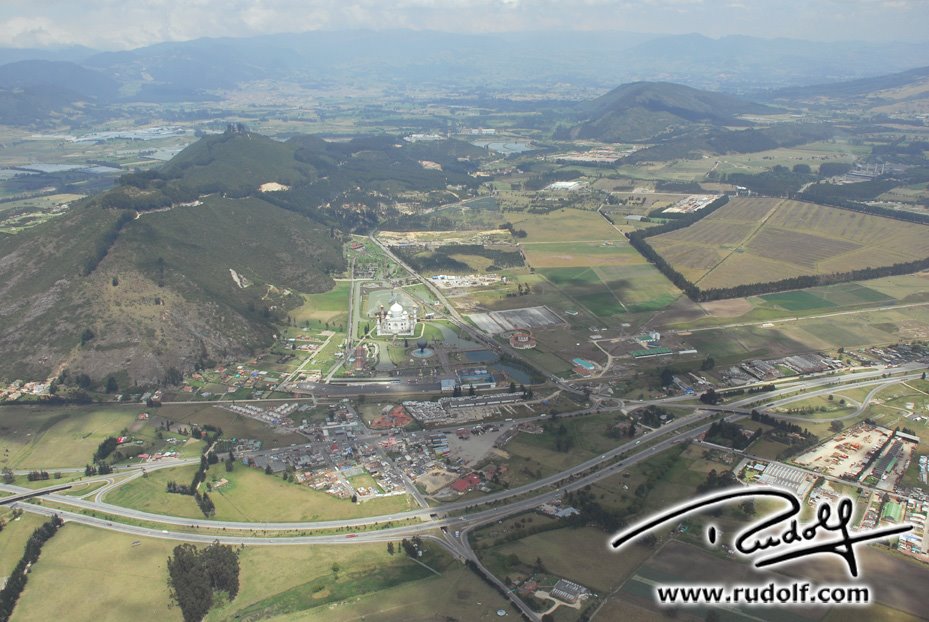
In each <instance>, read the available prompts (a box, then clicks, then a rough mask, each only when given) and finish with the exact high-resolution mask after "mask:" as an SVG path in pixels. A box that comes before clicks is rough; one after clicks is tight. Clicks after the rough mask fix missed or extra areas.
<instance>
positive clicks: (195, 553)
mask: <svg viewBox="0 0 929 622" xmlns="http://www.w3.org/2000/svg"><path fill="white" fill-rule="evenodd" d="M168 586H169V587H170V589H171V597H172V598H173V599H174V601H175V602H176V603H177V604H178V606H180V608H181V612H182V613H183V615H184V622H200V620H202V619H203V618H204V616H206V614H207V612H208V611H209V610H210V607H212V606H213V600H214V596H215V592H223V593H224V594H225V597H226V598H227V599H228V600H234V599H235V597H236V596H237V595H238V593H239V556H238V554H237V553H236V551H235V550H234V549H233V548H232V547H229V546H223V545H221V544H219V543H218V542H214V543H213V544H211V545H210V546H208V547H206V548H204V549H200V550H198V549H197V547H195V546H194V545H192V544H181V545H179V546H176V547H174V555H172V556H171V557H169V558H168Z"/></svg>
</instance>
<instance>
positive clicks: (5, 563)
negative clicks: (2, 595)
mask: <svg viewBox="0 0 929 622" xmlns="http://www.w3.org/2000/svg"><path fill="white" fill-rule="evenodd" d="M0 516H2V517H3V520H4V521H6V526H5V527H4V528H3V532H0V577H6V576H8V575H9V574H10V573H11V572H12V571H13V568H15V567H16V564H18V563H19V560H20V559H21V558H22V556H23V551H24V550H25V547H26V540H28V539H29V536H31V535H32V532H33V531H35V530H36V529H38V528H39V526H41V525H42V523H44V522H45V518H44V517H42V516H38V515H36V514H28V513H25V514H23V515H22V516H20V517H19V518H17V519H15V520H11V519H12V513H11V512H10V510H9V509H8V508H3V510H2V514H0Z"/></svg>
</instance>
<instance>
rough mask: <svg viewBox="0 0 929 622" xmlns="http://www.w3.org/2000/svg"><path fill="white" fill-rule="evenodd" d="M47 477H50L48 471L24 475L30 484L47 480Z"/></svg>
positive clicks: (31, 472)
mask: <svg viewBox="0 0 929 622" xmlns="http://www.w3.org/2000/svg"><path fill="white" fill-rule="evenodd" d="M49 477H51V476H50V475H49V474H48V471H29V473H27V474H26V479H28V480H29V481H30V482H42V481H45V480H47V479H49Z"/></svg>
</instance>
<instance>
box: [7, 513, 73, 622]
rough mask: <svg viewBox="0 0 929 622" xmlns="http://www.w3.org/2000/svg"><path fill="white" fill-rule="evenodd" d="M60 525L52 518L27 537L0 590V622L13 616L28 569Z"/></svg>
mask: <svg viewBox="0 0 929 622" xmlns="http://www.w3.org/2000/svg"><path fill="white" fill-rule="evenodd" d="M62 524H63V523H62V520H61V519H60V518H59V517H58V516H53V517H52V518H50V519H49V520H48V521H47V522H46V523H44V524H43V525H42V526H41V527H39V528H38V529H36V530H35V531H33V532H32V535H31V536H29V540H28V541H27V542H26V549H25V551H24V552H23V556H22V558H20V560H19V563H18V564H16V568H14V569H13V572H12V573H10V577H9V578H8V579H7V581H6V585H5V586H4V588H3V590H0V622H6V621H7V620H9V619H10V616H11V615H13V608H14V607H15V606H16V601H17V600H19V595H20V594H21V593H22V591H23V588H25V587H26V581H27V579H28V575H27V573H28V570H29V567H30V566H31V565H32V564H34V563H35V562H36V561H37V560H38V559H39V553H41V552H42V546H43V545H44V544H45V543H46V542H47V541H48V540H49V539H50V538H51V537H52V536H54V535H55V534H56V533H57V532H58V528H59V527H61V525H62Z"/></svg>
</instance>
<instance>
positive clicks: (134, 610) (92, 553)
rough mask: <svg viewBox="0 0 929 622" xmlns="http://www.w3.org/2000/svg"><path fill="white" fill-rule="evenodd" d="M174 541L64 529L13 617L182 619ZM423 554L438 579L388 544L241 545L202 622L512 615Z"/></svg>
mask: <svg viewBox="0 0 929 622" xmlns="http://www.w3.org/2000/svg"><path fill="white" fill-rule="evenodd" d="M177 544H178V543H177V542H172V541H170V540H156V539H150V538H138V537H137V536H131V535H124V534H118V533H113V532H107V531H101V530H95V529H92V528H90V527H86V526H83V525H75V524H70V525H65V526H64V527H63V528H62V529H61V531H60V532H59V533H58V534H56V535H55V537H54V538H53V539H52V540H50V541H49V542H48V543H47V544H46V546H45V548H44V549H43V551H42V556H41V558H40V560H39V562H38V563H37V564H36V565H35V567H34V568H33V571H32V573H31V574H30V577H29V583H28V585H27V586H26V589H25V591H24V592H23V595H22V597H21V599H20V601H19V603H18V604H17V606H16V610H15V613H14V615H13V620H22V621H27V620H52V619H67V620H69V621H72V620H73V621H74V622H84V621H87V622H90V621H91V620H93V621H110V620H112V621H114V622H115V621H120V622H121V621H123V620H159V621H162V620H164V621H171V620H181V612H180V609H178V608H177V606H175V605H173V604H172V602H171V600H170V596H169V594H168V588H167V559H168V557H169V556H170V555H171V553H172V550H173V548H174V547H175V546H176V545H177ZM396 544H397V548H398V549H399V543H396ZM426 548H427V553H426V556H424V558H423V560H424V561H426V562H427V563H429V564H430V565H431V566H433V567H434V568H436V569H437V570H438V571H439V572H441V573H442V574H441V576H436V575H434V574H433V573H431V572H430V571H428V570H427V569H425V568H423V567H422V566H419V565H417V564H414V563H413V562H411V561H409V560H407V559H405V558H404V557H403V556H402V555H400V554H395V555H393V556H391V555H388V553H387V551H386V546H385V545H384V544H370V545H369V544H357V545H351V546H312V547H310V546H280V547H277V546H272V547H245V548H243V549H240V553H239V560H240V568H241V570H240V591H239V595H238V596H237V598H236V599H235V600H234V601H232V602H225V603H218V604H217V605H215V606H214V609H213V610H212V611H211V612H210V613H209V614H208V616H207V618H206V620H208V621H214V622H216V621H219V620H230V619H236V618H240V619H241V618H244V617H245V616H246V615H248V618H247V619H250V620H284V619H286V620H317V619H318V620H334V619H339V620H348V619H366V620H399V619H403V620H414V621H416V620H422V621H426V620H435V619H436V618H435V617H434V616H436V615H439V614H441V616H442V617H441V619H443V620H444V619H446V616H451V617H454V618H457V619H462V620H489V619H491V617H493V618H496V615H495V613H494V612H495V611H496V610H497V609H498V608H501V607H502V608H504V609H507V610H508V611H510V613H511V614H512V613H513V612H512V610H511V608H510V607H508V606H507V605H506V603H505V601H504V600H503V599H502V597H500V596H499V595H498V594H496V593H495V592H493V591H492V590H491V589H490V588H488V587H487V586H486V585H484V584H483V583H482V582H481V581H480V580H479V579H478V578H477V577H475V576H474V575H473V574H472V573H470V572H469V571H467V570H466V569H464V568H463V567H462V566H460V565H458V564H457V563H455V562H453V561H452V560H451V559H450V558H448V557H447V556H446V555H445V554H444V553H439V552H437V551H433V550H432V548H434V546H432V545H429V544H428V543H427V544H426ZM21 553H22V552H21V551H20V553H19V554H20V555H21ZM17 557H18V556H17ZM334 564H336V565H337V568H338V572H337V573H333V565H334ZM116 577H118V580H114V578H116ZM64 608H67V612H68V613H67V614H62V611H63V610H64ZM246 612H247V614H246Z"/></svg>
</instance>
